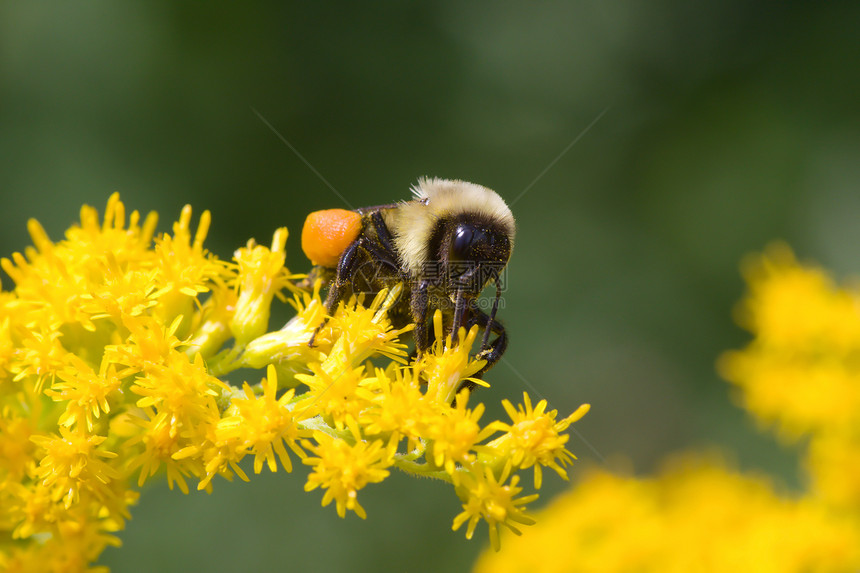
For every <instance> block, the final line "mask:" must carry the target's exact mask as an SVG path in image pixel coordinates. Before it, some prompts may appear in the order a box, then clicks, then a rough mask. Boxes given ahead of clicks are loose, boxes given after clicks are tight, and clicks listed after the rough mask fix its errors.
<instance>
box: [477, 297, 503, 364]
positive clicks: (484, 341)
mask: <svg viewBox="0 0 860 573" xmlns="http://www.w3.org/2000/svg"><path fill="white" fill-rule="evenodd" d="M501 294H502V289H501V288H500V287H499V283H498V282H496V298H495V299H493V310H491V311H490V322H494V321H495V320H496V311H497V310H499V296H500V295H501ZM489 342H490V329H489V328H485V329H484V337H483V338H482V339H481V352H484V351H485V350H487V343H489Z"/></svg>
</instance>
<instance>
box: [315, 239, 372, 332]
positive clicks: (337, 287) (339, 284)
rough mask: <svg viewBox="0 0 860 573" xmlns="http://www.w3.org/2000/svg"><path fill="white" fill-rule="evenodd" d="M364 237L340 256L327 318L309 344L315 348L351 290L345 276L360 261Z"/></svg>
mask: <svg viewBox="0 0 860 573" xmlns="http://www.w3.org/2000/svg"><path fill="white" fill-rule="evenodd" d="M364 242H365V241H364V239H363V238H359V239H356V240H355V241H353V242H352V243H351V244H350V245H349V246H348V247H347V248H346V250H345V251H344V252H343V254H342V255H341V257H340V261H339V262H338V264H337V272H336V274H335V277H334V280H333V281H331V285H330V286H329V289H328V294H327V295H326V297H325V303H323V306H325V318H323V321H322V322H321V323H320V325H319V326H317V327H316V330H314V333H313V334H312V335H311V339H310V340H309V341H308V346H310V347H311V348H313V346H314V339H315V338H316V337H317V334H319V331H320V330H322V329H323V327H324V326H325V325H326V324H328V321H329V318H331V315H332V314H334V311H335V309H336V308H337V303H339V302H340V301H341V300H343V298H344V297H345V296H346V294H347V292H349V288H350V283H349V281H348V280H345V278H344V277H351V276H352V273H353V272H354V270H355V266H356V263H357V262H358V257H357V256H356V255H357V254H358V249H359V248H360V247H362V246H364Z"/></svg>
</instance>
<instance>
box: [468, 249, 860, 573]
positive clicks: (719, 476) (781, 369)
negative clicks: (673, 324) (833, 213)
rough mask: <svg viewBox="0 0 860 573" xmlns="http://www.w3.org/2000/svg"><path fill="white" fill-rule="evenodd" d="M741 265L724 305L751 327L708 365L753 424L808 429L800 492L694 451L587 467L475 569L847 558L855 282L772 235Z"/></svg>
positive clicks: (762, 566)
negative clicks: (643, 465) (659, 468)
mask: <svg viewBox="0 0 860 573" xmlns="http://www.w3.org/2000/svg"><path fill="white" fill-rule="evenodd" d="M744 274H745V278H746V280H747V282H748V284H749V293H748V294H747V296H746V297H745V299H744V300H743V302H742V303H741V304H740V305H739V307H738V314H737V318H738V321H739V322H740V324H741V325H743V326H744V327H746V328H747V329H749V330H750V331H751V332H752V334H753V339H752V341H751V342H750V343H749V344H748V346H747V347H746V348H745V349H743V350H740V351H733V352H727V353H725V354H724V355H723V356H722V357H721V358H720V360H719V368H720V371H721V372H722V374H723V376H724V377H726V378H727V379H728V380H729V381H730V382H732V383H733V384H734V385H735V386H736V387H737V388H738V389H739V393H740V396H739V397H740V399H741V402H742V403H743V405H744V406H745V407H746V408H747V409H748V410H749V411H750V412H751V413H752V414H753V415H754V416H755V417H756V418H757V419H758V420H759V421H760V422H761V423H762V424H766V425H775V426H776V427H777V428H778V430H779V431H780V435H782V436H784V437H786V438H789V439H797V438H799V437H804V438H805V439H806V440H808V442H807V446H806V448H805V449H804V452H803V455H804V459H805V467H806V468H807V469H808V471H809V473H810V477H811V484H810V486H811V487H810V488H809V491H807V492H801V493H796V494H788V493H785V492H783V493H779V492H775V491H774V488H773V486H772V485H771V483H770V481H769V480H767V479H765V478H764V477H762V476H749V475H742V474H739V473H737V472H734V471H732V470H730V469H728V468H726V467H725V464H724V463H722V462H721V461H720V460H719V458H717V459H715V457H714V456H710V457H708V456H702V455H695V454H686V455H682V456H678V457H677V458H676V459H675V460H674V461H672V462H671V463H670V464H668V467H667V469H665V470H664V471H663V472H662V473H661V474H660V475H658V476H656V477H652V478H640V479H636V478H631V477H619V476H615V475H612V474H611V473H609V472H608V471H592V472H590V473H589V474H588V475H586V477H585V478H584V479H583V480H582V481H581V482H580V483H579V484H577V485H576V486H575V488H574V489H572V490H570V491H569V492H567V493H565V494H564V495H562V496H560V497H559V498H557V499H556V500H554V501H553V502H552V503H551V504H550V506H548V507H547V508H546V509H545V510H544V511H543V512H542V513H539V514H538V516H537V517H538V519H539V520H540V524H539V525H538V526H537V527H535V528H533V529H532V530H531V531H530V532H529V535H526V536H523V537H522V538H519V539H505V543H504V545H505V550H504V551H502V552H501V553H498V554H493V553H485V554H483V555H482V557H481V559H480V560H479V562H478V563H477V565H476V569H475V570H476V571H480V572H483V571H494V572H503V571H525V570H529V571H533V572H535V573H537V572H555V571H659V572H661V573H662V572H667V571H679V572H681V571H683V572H687V571H757V572H759V571H761V572H774V573H783V572H789V571H798V572H801V571H834V572H836V571H840V572H842V571H844V572H847V571H858V570H860V290H854V289H849V288H840V287H838V286H836V285H835V284H834V283H833V282H832V280H831V279H830V277H829V276H828V274H827V273H826V272H825V271H823V270H821V269H819V268H815V267H811V266H803V265H800V264H798V263H797V261H796V259H795V257H794V255H793V253H792V252H791V250H790V249H789V248H788V247H787V246H785V245H782V244H776V245H773V246H771V247H769V248H768V249H767V250H766V252H765V253H764V254H763V255H760V256H756V257H751V258H750V259H749V260H748V261H747V262H746V263H745V264H744Z"/></svg>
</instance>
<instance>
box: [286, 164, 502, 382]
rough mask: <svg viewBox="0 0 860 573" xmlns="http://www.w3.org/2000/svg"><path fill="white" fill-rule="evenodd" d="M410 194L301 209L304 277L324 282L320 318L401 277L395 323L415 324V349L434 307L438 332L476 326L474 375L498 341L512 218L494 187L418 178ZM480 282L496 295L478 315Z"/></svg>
mask: <svg viewBox="0 0 860 573" xmlns="http://www.w3.org/2000/svg"><path fill="white" fill-rule="evenodd" d="M412 194H413V195H414V198H413V199H412V200H411V201H401V202H397V203H392V204H388V205H380V206H376V207H366V208H361V209H356V210H354V211H348V210H344V209H329V210H325V211H316V212H314V213H311V214H310V215H308V217H307V219H306V220H305V224H304V227H303V229H302V250H303V251H304V252H305V255H307V257H308V258H309V259H310V261H311V263H313V265H314V269H313V270H312V272H311V273H310V275H309V277H311V278H316V277H320V278H322V279H323V280H324V282H326V283H327V284H328V286H329V291H328V294H327V296H326V300H325V307H326V311H327V315H328V316H331V314H332V313H333V312H334V310H335V308H336V307H337V304H338V303H339V302H340V301H341V300H344V299H348V298H349V297H350V296H351V295H353V294H356V295H358V294H362V293H364V294H365V295H366V296H368V297H369V298H372V297H373V296H375V295H376V293H378V292H379V291H381V290H382V289H384V288H390V287H392V286H394V285H395V284H397V283H402V284H403V295H402V296H401V298H400V300H399V301H398V302H397V303H396V304H395V305H394V307H392V309H391V310H390V311H389V318H390V319H391V321H392V323H393V324H394V325H395V327H398V328H399V327H402V326H405V325H406V324H409V323H410V322H414V323H415V330H414V334H413V336H414V339H415V349H416V351H417V353H418V354H419V355H420V354H421V353H423V352H424V351H425V350H427V348H428V347H429V345H430V340H429V338H430V335H429V328H430V326H429V321H432V317H433V314H434V312H435V310H436V309H439V310H441V311H442V315H443V325H444V331H445V332H444V334H445V336H448V335H451V336H452V340H453V341H454V342H456V339H457V332H458V331H459V328H460V327H461V326H464V327H466V329H467V330H468V329H470V328H471V327H472V326H474V325H476V324H477V325H478V327H479V328H481V329H483V331H484V334H483V337H482V342H481V350H480V352H479V353H478V355H477V357H478V358H482V359H485V360H486V361H487V362H486V365H485V366H484V367H483V368H482V370H481V371H480V372H479V373H478V374H479V375H480V374H483V373H484V372H486V371H487V370H489V369H490V368H492V366H493V365H494V364H495V363H496V362H498V360H499V359H500V358H501V357H502V354H503V353H504V352H505V348H506V347H507V344H508V338H507V334H506V333H505V329H504V327H503V326H502V324H501V323H500V322H499V321H498V320H496V311H497V310H498V306H499V297H500V294H501V289H502V272H503V270H504V269H505V266H506V265H507V263H508V259H510V256H511V250H512V249H513V246H514V234H515V223H514V217H513V215H512V214H511V210H510V209H509V208H508V206H507V205H506V204H505V202H504V200H502V198H501V197H499V195H498V194H497V193H496V192H495V191H492V190H490V189H487V188H486V187H482V186H481V185H476V184H474V183H467V182H465V181H457V180H447V179H437V178H433V179H429V178H422V179H419V180H418V183H417V185H415V186H413V187H412ZM490 282H492V283H494V284H495V286H496V295H495V299H494V300H493V305H492V310H491V311H490V313H489V314H487V313H486V312H484V310H483V309H482V308H480V306H479V302H481V301H480V299H479V298H478V297H479V296H480V294H481V292H482V291H483V290H484V287H486V286H487V284H489V283H490ZM324 324H325V323H323V325H324ZM320 328H322V326H320V327H319V328H318V329H317V331H316V332H319V329H320ZM316 332H315V333H314V336H313V337H311V340H310V342H309V345H310V346H313V340H314V337H315V336H316ZM491 333H492V334H493V335H495V337H494V338H493V340H492V341H491V340H490V335H491Z"/></svg>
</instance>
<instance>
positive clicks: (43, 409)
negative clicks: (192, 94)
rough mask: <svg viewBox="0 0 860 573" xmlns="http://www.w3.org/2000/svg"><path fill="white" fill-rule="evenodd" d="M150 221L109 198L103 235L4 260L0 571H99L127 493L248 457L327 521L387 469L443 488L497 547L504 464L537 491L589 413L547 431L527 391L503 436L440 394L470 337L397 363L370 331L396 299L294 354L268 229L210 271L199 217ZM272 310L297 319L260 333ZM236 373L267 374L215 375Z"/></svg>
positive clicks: (91, 215)
mask: <svg viewBox="0 0 860 573" xmlns="http://www.w3.org/2000/svg"><path fill="white" fill-rule="evenodd" d="M156 221H157V219H156V216H155V215H154V214H150V215H149V216H147V217H146V218H145V219H144V220H143V221H141V218H140V216H139V214H138V213H137V212H136V211H135V212H133V213H131V214H130V215H128V221H126V212H125V208H124V206H123V204H122V203H121V202H120V201H119V197H118V196H117V195H114V196H112V197H111V198H110V200H109V201H108V204H107V209H106V213H105V217H104V220H103V222H100V221H99V219H98V216H97V213H96V211H95V210H94V209H92V208H90V207H84V208H83V209H82V211H81V223H80V225H76V226H73V227H72V228H71V229H69V230H68V231H67V233H66V238H65V240H62V241H59V242H57V243H54V242H52V241H51V240H50V239H49V238H48V236H47V234H46V233H45V231H44V230H43V229H42V227H41V226H40V225H39V224H38V223H37V222H35V221H30V223H29V231H30V234H31V236H32V238H33V242H34V247H32V248H28V249H27V250H26V251H25V253H24V254H23V255H22V254H18V253H16V254H14V255H13V256H12V258H11V259H2V268H3V270H4V271H5V272H6V273H7V274H8V275H9V276H10V277H11V278H12V280H13V281H14V283H15V287H14V289H13V290H3V291H2V292H0V570H3V571H87V570H100V569H103V568H95V569H91V567H92V564H93V563H94V562H95V561H96V560H97V558H98V556H99V555H100V554H101V552H102V550H103V549H104V548H105V547H106V546H107V545H117V544H118V543H119V542H118V540H117V538H116V537H115V536H114V535H113V533H115V532H116V531H118V530H120V529H122V528H123V526H124V522H125V520H126V519H128V518H129V516H130V513H129V508H130V506H132V505H133V504H134V503H135V502H136V501H137V499H138V493H137V492H136V491H135V487H136V486H138V487H139V486H142V485H143V484H144V483H145V482H146V481H147V480H149V479H150V478H152V477H154V476H159V475H165V476H166V478H167V482H168V484H169V485H170V487H171V488H172V487H173V486H174V485H177V486H178V488H179V489H180V490H182V491H183V492H186V493H187V492H188V491H189V481H192V484H191V485H195V486H196V487H197V489H203V490H206V491H211V490H212V486H213V484H212V480H213V478H214V477H215V476H217V475H220V476H222V477H224V478H227V479H231V478H232V477H233V476H234V475H236V476H239V477H240V478H241V479H244V480H247V479H248V476H247V475H246V473H245V471H244V470H243V469H242V466H241V465H240V462H241V461H242V460H243V459H244V458H245V457H246V456H253V469H254V472H255V473H259V472H260V471H262V469H263V467H264V466H265V467H267V468H268V469H269V470H270V471H273V472H274V471H276V470H277V467H278V465H280V466H281V467H283V468H284V469H285V470H286V471H291V469H292V463H293V456H295V458H296V459H298V460H300V461H301V462H302V463H304V464H307V465H309V466H311V467H312V471H311V473H310V475H309V477H308V481H307V483H306V485H305V489H306V490H313V489H316V488H321V489H323V490H324V494H323V498H322V503H323V505H327V504H329V503H331V502H335V504H336V507H337V512H338V514H339V515H341V516H344V515H345V513H346V511H347V510H349V511H353V512H355V513H356V514H357V515H359V516H360V517H362V518H363V517H365V512H364V509H363V508H362V506H361V505H360V504H359V502H358V492H359V491H360V490H361V489H362V488H364V487H365V486H366V485H368V484H371V483H378V482H380V481H383V480H384V479H385V478H386V477H387V476H388V475H389V472H390V471H391V469H393V468H396V469H400V470H402V471H405V472H407V473H411V474H413V475H417V476H427V477H433V478H437V479H442V480H445V481H447V482H449V483H451V484H452V486H453V488H454V490H455V492H456V495H457V496H459V498H460V502H461V503H462V512H461V513H460V514H459V515H457V516H456V517H455V519H454V529H457V528H458V527H459V526H460V525H461V524H463V523H468V527H467V536H469V537H471V536H472V533H473V531H474V529H475V526H476V525H477V523H478V522H479V521H481V520H483V521H485V522H487V523H488V524H489V527H490V531H491V534H492V535H491V537H492V540H493V543H494V545H496V546H498V528H499V526H500V525H502V526H505V527H508V528H510V529H514V530H515V527H516V526H515V524H516V523H531V519H530V518H528V517H527V516H525V514H524V512H523V511H524V510H523V507H524V505H525V504H526V503H528V502H529V501H531V500H532V499H533V498H534V497H536V496H535V495H525V496H522V495H520V492H521V491H522V488H521V487H520V486H519V485H518V482H519V476H518V475H517V473H516V472H517V471H518V470H523V469H528V468H531V467H534V468H535V469H534V472H535V485H536V487H539V486H540V479H541V478H540V476H541V473H540V468H541V467H542V466H546V467H549V468H552V469H553V470H554V471H555V472H557V473H558V474H559V475H560V476H562V477H563V478H566V477H567V476H566V472H565V469H564V466H565V465H567V464H569V463H570V462H571V461H572V459H573V455H572V454H571V453H570V452H569V451H568V450H567V449H566V448H565V445H566V443H567V436H566V435H564V434H563V432H564V430H566V429H567V427H568V426H569V425H570V424H571V423H572V422H574V421H576V420H577V419H579V418H580V417H581V416H582V415H584V414H585V412H586V411H587V409H588V408H587V406H583V407H581V408H580V409H579V410H577V412H574V413H573V414H571V415H570V416H567V417H564V418H561V419H558V418H557V413H556V412H555V411H547V406H546V403H545V402H544V401H541V402H539V403H538V404H537V405H536V406H532V404H531V402H530V400H529V398H528V396H525V398H524V404H523V405H520V406H517V407H514V406H513V405H511V404H509V403H507V402H505V408H506V409H507V411H508V413H509V414H510V416H511V421H510V422H509V423H503V422H500V421H491V422H489V423H487V424H481V423H480V417H481V415H482V413H483V411H484V406H483V404H477V405H475V406H474V407H472V408H469V407H468V405H467V401H468V397H469V396H468V393H467V392H461V393H459V394H458V393H457V392H458V389H459V388H460V387H461V385H462V384H463V382H464V381H465V380H472V379H471V378H470V377H471V376H473V375H474V374H475V372H477V371H478V370H479V369H480V367H481V366H482V365H483V362H481V361H476V360H473V359H472V358H470V355H469V350H470V348H471V346H472V344H473V343H474V341H475V337H476V335H477V331H476V330H474V329H473V330H472V331H471V332H468V333H466V332H461V333H460V337H459V339H460V340H462V341H463V343H462V344H460V345H456V346H452V345H450V344H449V341H446V340H442V339H441V337H439V339H438V340H436V342H435V343H434V346H433V348H432V351H430V352H428V353H425V355H424V356H423V357H421V358H420V359H418V360H414V361H409V360H408V359H407V352H406V346H405V345H404V344H403V343H401V342H399V340H398V337H400V336H401V335H402V334H404V332H406V331H407V330H409V327H407V328H403V329H394V328H392V326H391V323H390V322H389V320H388V318H387V311H388V309H389V308H390V307H391V306H392V304H394V302H395V301H396V300H397V297H398V296H399V294H400V289H399V287H398V288H395V289H392V291H391V292H388V293H385V292H383V293H381V294H380V296H378V297H377V298H376V299H375V300H373V301H372V303H371V304H370V305H369V306H368V307H366V308H365V307H364V306H362V305H361V304H360V303H359V302H357V301H355V300H352V301H349V302H348V303H347V304H342V305H340V307H339V308H338V310H337V312H336V313H335V315H334V316H333V317H332V319H331V320H329V321H328V323H327V325H326V327H325V328H324V329H323V330H321V331H320V333H319V334H318V335H317V337H316V340H315V342H316V344H315V346H314V347H313V348H311V347H309V346H308V341H309V340H310V337H311V334H312V333H313V332H314V331H315V330H316V328H317V327H318V326H319V325H320V324H321V323H322V321H323V319H324V308H323V305H322V302H321V300H320V296H319V290H318V288H317V289H315V290H314V291H313V292H306V291H303V290H300V289H298V288H297V287H296V285H295V284H294V283H293V279H295V278H297V276H296V275H291V274H290V272H289V271H288V270H287V269H286V267H285V266H284V262H285V258H286V253H285V244H286V240H287V232H286V229H279V230H278V231H277V232H276V233H275V235H274V238H273V241H272V246H271V248H267V247H264V246H261V245H257V244H256V243H255V242H254V241H253V240H251V241H249V242H248V244H247V245H246V246H245V247H244V248H241V249H239V250H237V251H236V253H235V257H234V262H230V263H228V262H225V261H221V260H219V259H218V258H217V257H215V256H214V255H212V254H211V253H208V252H207V251H206V250H205V249H204V248H203V241H204V239H205V237H206V235H207V233H208V229H209V224H210V216H209V213H208V212H204V213H203V215H202V216H201V217H200V222H199V223H198V226H197V229H196V231H192V228H191V209H190V207H186V208H185V209H184V210H183V211H182V214H181V216H180V219H179V221H177V222H176V223H175V224H174V225H173V233H172V234H164V235H160V236H157V237H156V236H155V227H156ZM286 293H291V294H292V296H291V297H290V298H289V299H288V298H287V296H286ZM275 297H277V298H279V299H281V300H285V301H287V302H289V303H290V304H292V305H293V306H294V307H295V309H296V311H297V314H296V316H295V317H294V318H293V319H291V320H290V321H289V322H288V323H287V324H286V325H285V326H284V327H283V328H282V329H280V330H277V331H272V332H268V323H269V315H270V308H271V304H272V302H273V300H274V298H275ZM434 320H435V326H436V332H441V317H439V316H436V317H434ZM371 358H374V359H375V360H374V362H371V361H370V360H369V359H371ZM239 368H253V369H262V368H265V369H266V375H265V377H264V378H262V379H261V380H260V381H259V382H257V383H254V384H249V383H245V384H244V385H243V386H242V388H237V387H234V386H231V385H229V384H227V383H225V382H224V381H223V380H222V379H221V377H223V376H224V375H225V374H227V373H229V372H231V371H234V370H236V369H239ZM475 382H478V383H480V381H477V380H475ZM291 452H292V453H291ZM195 482H196V483H195Z"/></svg>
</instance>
